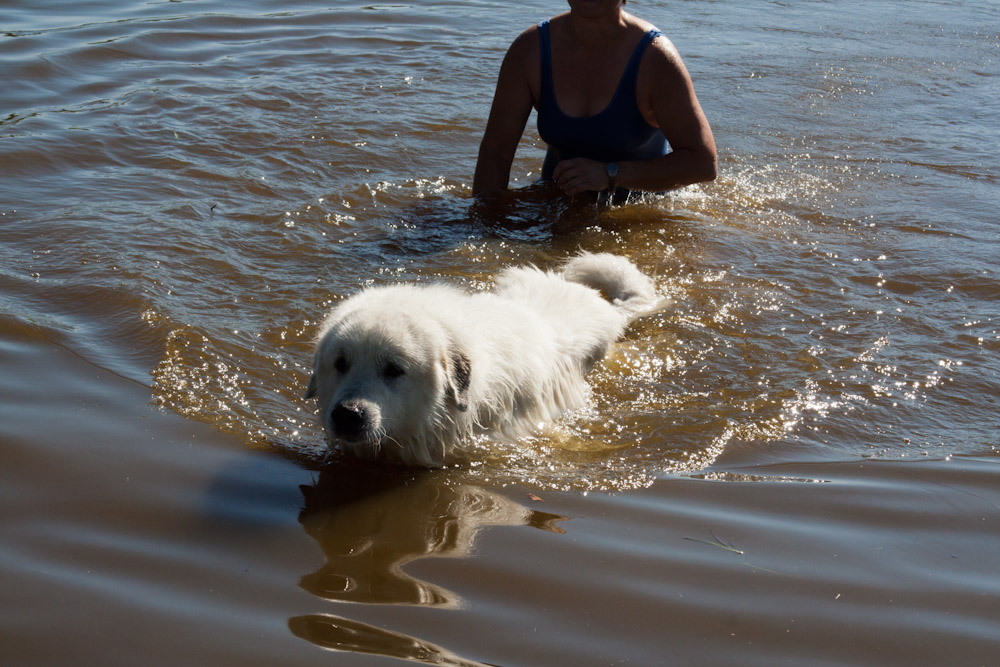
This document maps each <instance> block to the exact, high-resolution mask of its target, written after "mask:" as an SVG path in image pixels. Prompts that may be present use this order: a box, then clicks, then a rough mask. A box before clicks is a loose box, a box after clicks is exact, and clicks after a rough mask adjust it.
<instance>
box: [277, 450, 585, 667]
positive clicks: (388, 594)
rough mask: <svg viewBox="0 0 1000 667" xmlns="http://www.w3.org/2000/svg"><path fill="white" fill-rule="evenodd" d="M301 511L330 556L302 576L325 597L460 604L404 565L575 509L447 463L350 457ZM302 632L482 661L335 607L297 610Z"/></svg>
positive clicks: (393, 652) (322, 641)
mask: <svg viewBox="0 0 1000 667" xmlns="http://www.w3.org/2000/svg"><path fill="white" fill-rule="evenodd" d="M302 494H303V497H304V500H305V506H304V508H303V510H302V512H301V514H300V515H299V521H300V522H301V523H302V525H303V527H304V528H305V530H306V532H307V533H308V534H309V535H310V536H311V537H313V538H314V539H315V540H316V541H317V542H319V544H320V546H321V547H322V549H323V553H324V554H325V556H326V563H325V564H324V565H323V566H322V567H321V568H320V569H319V570H317V571H316V572H313V573H312V574H308V575H306V576H304V577H302V581H301V586H302V587H303V588H304V589H305V590H307V591H309V592H310V593H312V594H313V595H316V596H318V597H321V598H326V599H328V600H334V601H339V602H355V603H365V604H404V605H433V606H437V607H446V608H447V607H457V606H458V605H459V603H460V598H459V596H458V595H457V594H455V593H453V592H451V591H449V590H446V589H444V588H442V587H440V586H436V585H434V584H431V583H428V582H426V581H421V580H420V579H417V578H415V577H413V576H411V575H409V574H407V573H406V572H404V571H403V569H404V567H405V565H406V564H407V563H409V562H411V561H414V560H417V559H420V558H462V557H465V556H468V555H469V553H470V552H471V550H472V547H473V543H474V542H475V539H476V534H477V533H478V532H479V530H480V529H481V528H484V527H487V526H531V527H534V528H539V529H542V530H547V531H552V532H559V533H561V532H563V530H562V528H560V527H559V525H558V524H559V522H560V521H564V520H565V519H566V517H563V516H559V515H557V514H549V513H547V512H539V511H535V510H532V509H530V508H528V507H525V506H524V505H521V504H519V503H517V502H515V501H513V500H511V499H510V498H508V497H506V496H503V495H501V494H499V493H495V492H493V491H488V490H486V489H483V488H480V487H478V486H474V485H471V484H462V483H460V482H456V481H454V480H451V479H449V475H448V473H447V471H428V470H421V471H414V470H412V469H401V468H379V467H375V466H367V465H363V464H355V463H345V464H344V465H343V466H341V467H338V469H337V470H336V471H328V472H324V473H322V474H321V475H320V477H319V480H318V482H317V483H316V484H315V485H313V486H309V487H302ZM288 627H289V629H290V630H291V632H292V633H293V634H295V635H296V636H297V637H300V638H302V639H305V640H307V641H309V642H312V643H313V644H316V645H317V646H321V647H323V648H326V649H331V650H335V651H343V652H351V653H365V654H374V655H383V656H390V657H394V658H401V659H404V660H409V661H414V662H423V663H428V664H435V665H447V666H451V667H482V666H483V665H484V663H480V662H476V661H474V660H468V659H465V658H462V657H460V656H457V655H455V654H454V653H452V652H450V651H448V650H447V649H445V648H443V647H441V646H437V645H435V644H432V643H430V642H427V641H425V640H422V639H419V638H417V637H411V636H409V635H405V634H402V633H398V632H394V631H392V630H388V629H385V628H380V627H375V626H371V625H368V624H366V623H362V622H360V621H356V620H352V619H348V618H344V617H341V616H336V615H333V614H309V615H304V616H296V617H293V618H291V619H289V621H288Z"/></svg>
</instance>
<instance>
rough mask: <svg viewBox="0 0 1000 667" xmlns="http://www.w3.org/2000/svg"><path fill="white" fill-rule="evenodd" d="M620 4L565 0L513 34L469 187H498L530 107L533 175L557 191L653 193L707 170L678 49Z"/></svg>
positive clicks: (708, 140) (710, 151)
mask: <svg viewBox="0 0 1000 667" xmlns="http://www.w3.org/2000/svg"><path fill="white" fill-rule="evenodd" d="M624 4H625V0H569V6H570V11H569V12H567V13H565V14H560V15H559V16H556V17H554V18H552V19H551V20H548V21H542V22H541V23H539V24H538V25H537V26H534V27H532V28H529V29H528V30H526V31H525V32H524V33H522V34H521V35H520V36H519V37H518V38H517V39H516V40H514V43H513V44H512V45H511V46H510V49H508V51H507V55H506V56H505V57H504V60H503V64H502V65H501V67H500V76H499V78H498V80H497V87H496V94H495V95H494V98H493V107H492V109H491V110H490V117H489V121H488V123H487V125H486V132H485V133H484V135H483V140H482V143H481V144H480V147H479V160H478V162H477V163H476V174H475V179H474V181H473V186H472V191H473V194H474V195H482V194H489V193H493V192H497V191H500V190H505V189H506V188H507V182H508V180H509V179H510V167H511V163H512V162H513V160H514V152H515V151H516V150H517V145H518V142H519V141H520V139H521V134H522V133H523V132H524V126H525V123H527V120H528V116H529V115H530V114H531V109H532V107H534V108H535V109H537V110H538V132H539V134H540V135H541V137H542V139H543V140H544V141H545V142H546V144H548V150H547V152H546V155H545V162H544V164H543V167H542V180H546V181H555V183H557V184H558V186H559V187H560V188H561V189H562V190H563V191H564V192H565V193H566V194H567V195H575V194H579V193H581V192H588V191H590V192H601V191H607V192H608V193H609V194H610V195H615V193H617V195H616V196H615V200H621V199H622V198H623V197H624V196H627V193H628V191H629V190H640V191H647V192H660V191H663V190H670V189H673V188H679V187H682V186H685V185H690V184H691V183H698V182H702V181H710V180H712V179H714V178H715V175H716V155H715V140H714V139H713V138H712V129H711V128H710V127H709V125H708V121H707V120H706V119H705V115H704V113H703V112H702V110H701V105H699V104H698V98H697V97H696V96H695V93H694V86H693V84H692V83H691V77H690V76H689V75H688V72H687V69H686V68H685V67H684V63H683V62H682V61H681V57H680V55H678V53H677V50H676V49H675V48H674V46H673V44H671V42H670V40H668V39H667V38H666V37H665V36H664V35H663V34H662V33H660V32H659V31H658V30H657V29H656V28H655V27H654V26H653V25H651V24H650V23H648V22H646V21H643V20H642V19H640V18H637V17H635V16H632V15H631V14H629V13H627V12H626V11H625V10H624V9H623V6H624Z"/></svg>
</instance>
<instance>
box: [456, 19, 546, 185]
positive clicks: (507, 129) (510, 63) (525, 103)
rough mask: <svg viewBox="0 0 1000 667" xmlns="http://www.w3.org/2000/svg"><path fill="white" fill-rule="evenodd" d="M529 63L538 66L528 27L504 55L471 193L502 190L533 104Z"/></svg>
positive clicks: (534, 38)
mask: <svg viewBox="0 0 1000 667" xmlns="http://www.w3.org/2000/svg"><path fill="white" fill-rule="evenodd" d="M532 64H533V65H534V66H535V67H534V69H535V70H537V69H538V67H537V66H538V33H537V28H531V29H529V30H527V31H525V32H524V33H522V34H521V36H520V37H518V38H517V39H516V40H514V43H513V44H511V47H510V49H508V50H507V55H506V56H504V59H503V64H502V65H501V66H500V76H499V77H498V78H497V87H496V93H495V94H494V96H493V106H492V107H491V108H490V117H489V120H488V121H487V123H486V131H485V132H484V133H483V140H482V142H481V143H480V144H479V159H478V161H477V162H476V173H475V176H474V178H473V181H472V194H473V195H481V194H488V193H490V192H496V191H499V190H505V189H506V188H507V183H508V181H509V180H510V166H511V164H512V163H513V162H514V153H515V152H516V151H517V145H518V143H519V142H520V141H521V135H522V134H523V133H524V126H525V124H526V123H527V122H528V116H529V115H531V109H532V107H533V106H534V103H535V94H534V93H533V92H532V90H533V88H534V89H537V85H535V86H533V85H532V84H533V81H532V79H533V78H537V76H535V77H533V75H532V72H533V70H532V67H531V66H532Z"/></svg>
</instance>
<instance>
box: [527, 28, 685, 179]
mask: <svg viewBox="0 0 1000 667" xmlns="http://www.w3.org/2000/svg"><path fill="white" fill-rule="evenodd" d="M661 34H663V33H661V32H660V31H658V30H650V31H649V32H647V33H646V34H645V35H644V36H643V38H642V41H640V42H639V45H638V46H637V47H636V48H635V52H634V53H632V58H631V59H630V60H629V62H628V66H626V68H625V73H624V74H623V75H622V79H621V81H620V82H619V83H618V89H617V90H616V91H615V95H614V97H612V98H611V103H610V104H608V106H607V107H606V108H605V109H604V110H603V111H600V112H598V113H597V114H594V115H593V116H579V117H578V116H567V115H566V114H564V113H563V112H562V110H561V109H560V108H559V104H558V103H557V102H556V95H555V90H554V89H553V86H552V42H551V38H550V36H549V22H548V21H542V22H541V23H539V24H538V36H539V38H540V41H541V56H542V86H541V100H540V101H539V104H538V133H539V135H541V137H542V140H544V141H545V143H546V144H548V150H547V151H546V153H545V162H544V164H543V165H542V180H543V181H551V180H552V172H553V170H554V169H555V168H556V164H558V163H559V161H560V160H565V159H568V158H574V157H586V158H590V159H592V160H599V161H601V162H618V161H621V160H648V159H650V158H654V157H659V156H661V155H666V154H667V153H669V152H670V146H669V145H668V144H667V140H666V137H664V136H663V132H661V131H660V128H658V127H653V126H652V125H650V124H649V123H647V122H646V119H645V118H643V117H642V112H641V111H639V105H638V104H637V103H636V101H635V86H636V79H637V78H638V73H639V62H640V61H641V60H642V54H643V52H644V51H645V50H646V47H647V46H649V43H650V42H652V41H653V39H654V38H655V37H656V36H658V35H661Z"/></svg>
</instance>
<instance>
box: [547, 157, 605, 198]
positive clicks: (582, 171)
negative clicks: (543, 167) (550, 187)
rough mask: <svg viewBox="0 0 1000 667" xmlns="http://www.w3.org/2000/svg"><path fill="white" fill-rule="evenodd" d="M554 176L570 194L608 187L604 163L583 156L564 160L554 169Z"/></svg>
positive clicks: (558, 183)
mask: <svg viewBox="0 0 1000 667" xmlns="http://www.w3.org/2000/svg"><path fill="white" fill-rule="evenodd" d="M552 178H553V179H555V182H556V184H557V185H558V186H559V188H560V189H561V190H562V191H563V192H565V193H566V194H568V195H570V196H572V195H578V194H580V193H581V192H601V191H602V190H607V189H608V172H607V168H606V167H605V165H604V163H603V162H598V161H597V160H589V159H587V158H583V157H576V158H570V159H569V160H562V161H561V162H560V163H559V164H557V165H556V168H555V169H554V170H553V171H552Z"/></svg>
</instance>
